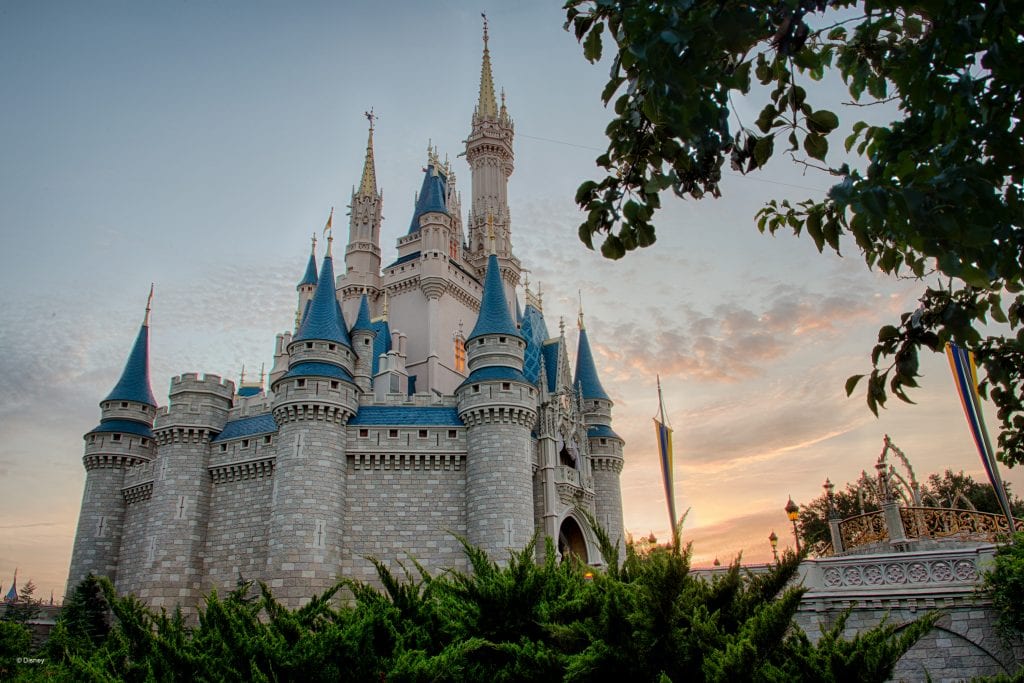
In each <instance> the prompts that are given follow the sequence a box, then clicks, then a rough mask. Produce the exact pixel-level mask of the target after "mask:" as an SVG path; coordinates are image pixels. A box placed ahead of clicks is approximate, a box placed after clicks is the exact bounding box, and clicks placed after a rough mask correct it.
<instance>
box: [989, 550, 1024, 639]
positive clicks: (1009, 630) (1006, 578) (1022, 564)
mask: <svg viewBox="0 0 1024 683" xmlns="http://www.w3.org/2000/svg"><path fill="white" fill-rule="evenodd" d="M985 589H986V590H987V591H988V592H989V595H991V597H992V604H993V606H994V607H995V609H996V612H997V613H998V614H999V622H998V623H999V628H1000V630H1001V631H1002V632H1003V633H1004V634H1007V635H1010V634H1017V635H1020V634H1024V532H1020V533H1017V534H1014V536H1013V542H1012V543H1006V544H1004V545H1001V546H999V548H998V549H997V550H996V556H995V561H994V562H993V564H992V569H991V570H990V571H988V572H986V573H985Z"/></svg>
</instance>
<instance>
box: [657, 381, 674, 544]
mask: <svg viewBox="0 0 1024 683" xmlns="http://www.w3.org/2000/svg"><path fill="white" fill-rule="evenodd" d="M667 423H668V420H667V419H666V418H665V400H664V399H663V398H662V395H661V378H660V377H659V378H658V417H656V418H654V431H655V433H656V434H657V437H658V459H659V460H660V461H661V478H662V481H663V482H664V484H665V500H666V501H667V502H668V517H669V521H670V522H671V527H670V528H671V530H672V542H673V543H676V542H677V540H678V539H677V538H676V525H677V524H678V523H679V518H678V517H676V490H675V489H676V485H675V475H674V472H675V468H674V463H673V461H672V428H671V427H669V426H668V424H667Z"/></svg>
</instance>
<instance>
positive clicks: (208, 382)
mask: <svg viewBox="0 0 1024 683" xmlns="http://www.w3.org/2000/svg"><path fill="white" fill-rule="evenodd" d="M183 393H201V394H213V395H214V396H220V397H222V398H226V399H228V400H231V398H232V397H233V396H234V395H235V383H234V382H232V381H231V380H230V379H225V378H223V377H221V376H220V375H213V374H209V373H207V374H204V375H200V374H199V373H197V372H186V373H184V374H181V375H178V376H177V377H172V378H171V390H170V392H169V393H168V395H169V396H171V397H172V398H173V397H174V396H175V395H177V394H183Z"/></svg>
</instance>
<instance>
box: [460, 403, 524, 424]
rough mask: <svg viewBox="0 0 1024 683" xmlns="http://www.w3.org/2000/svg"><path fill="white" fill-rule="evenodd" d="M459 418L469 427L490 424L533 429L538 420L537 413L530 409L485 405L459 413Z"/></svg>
mask: <svg viewBox="0 0 1024 683" xmlns="http://www.w3.org/2000/svg"><path fill="white" fill-rule="evenodd" d="M459 417H460V418H462V421H463V422H464V423H465V424H466V426H467V427H479V426H481V425H489V424H516V425H520V426H523V427H532V426H533V424H534V421H535V420H536V419H537V412H536V411H535V410H532V409H529V408H499V407H494V406H488V405H484V406H480V407H478V408H470V409H469V410H467V411H466V412H464V413H459Z"/></svg>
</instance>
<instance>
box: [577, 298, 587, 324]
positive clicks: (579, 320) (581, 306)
mask: <svg viewBox="0 0 1024 683" xmlns="http://www.w3.org/2000/svg"><path fill="white" fill-rule="evenodd" d="M576 293H577V294H578V295H579V297H580V316H579V318H578V319H577V321H576V324H577V325H578V326H579V328H580V329H581V330H584V329H586V328H585V327H584V326H583V290H580V289H577V290H576Z"/></svg>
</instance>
